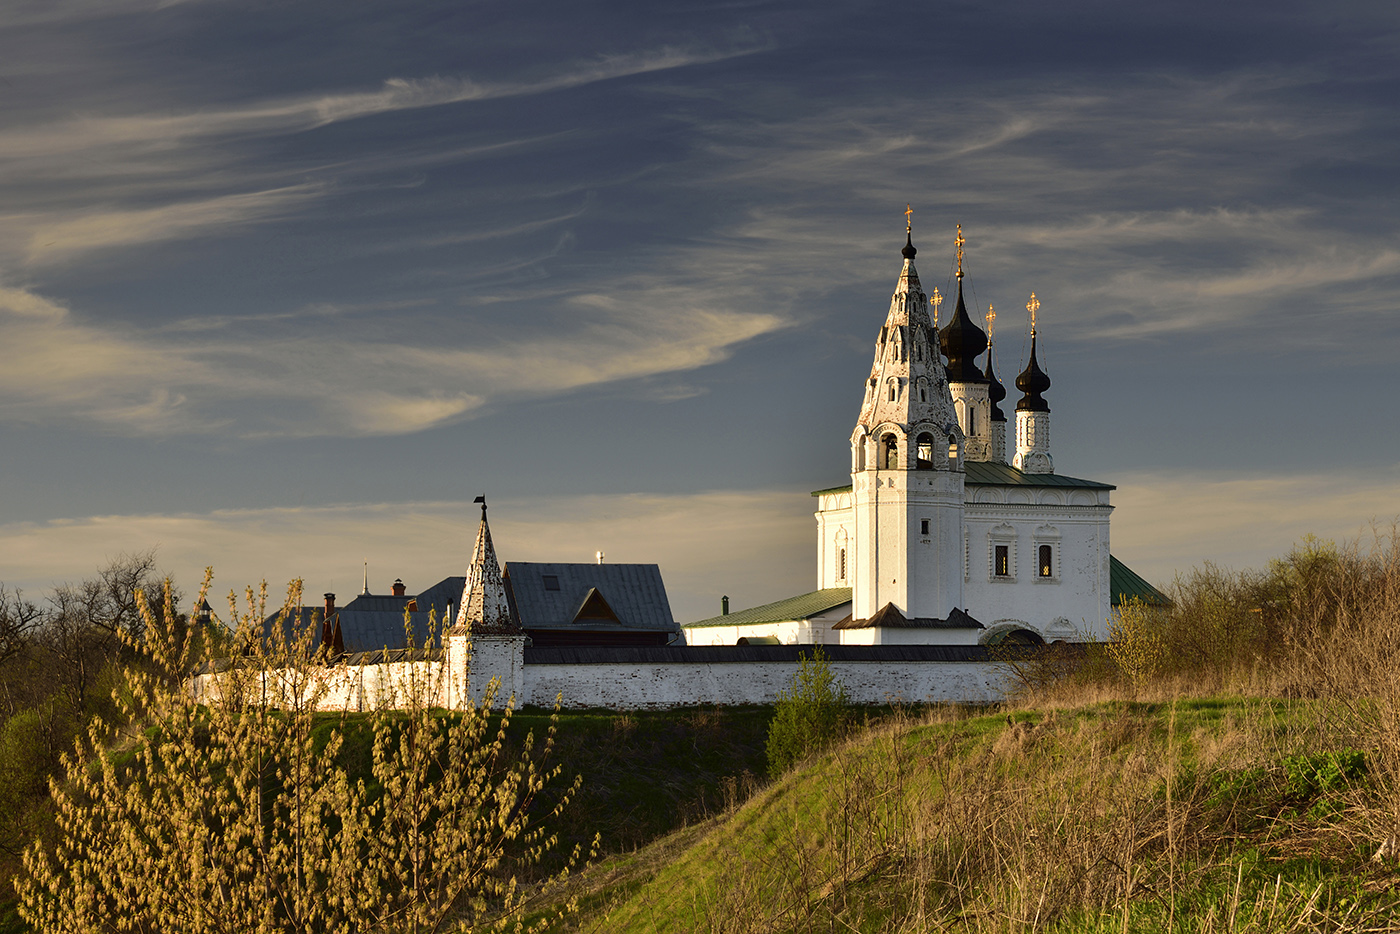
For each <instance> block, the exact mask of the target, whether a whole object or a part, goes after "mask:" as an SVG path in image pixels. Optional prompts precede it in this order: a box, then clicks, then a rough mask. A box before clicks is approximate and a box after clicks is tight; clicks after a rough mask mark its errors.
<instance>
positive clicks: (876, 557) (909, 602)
mask: <svg viewBox="0 0 1400 934" xmlns="http://www.w3.org/2000/svg"><path fill="white" fill-rule="evenodd" d="M851 479H852V483H853V494H852V512H853V513H854V522H853V523H852V525H853V527H854V534H853V539H854V541H855V543H856V544H855V550H856V564H855V567H856V573H855V576H854V579H853V580H852V582H851V586H852V587H853V588H854V591H853V593H852V598H853V600H854V606H853V607H852V610H851V613H852V615H853V616H854V617H855V618H856V619H869V618H870V617H871V616H873V615H874V614H875V613H876V612H878V611H879V610H880V609H881V608H882V607H884V606H885V604H887V603H893V604H894V605H895V607H897V608H898V609H899V611H900V612H901V613H903V614H904V615H905V616H909V617H917V616H924V617H936V618H943V617H946V616H947V615H948V613H949V612H950V611H951V610H952V609H953V608H954V607H961V606H964V605H965V603H964V598H963V591H962V585H963V575H962V559H961V552H962V541H963V498H964V490H963V473H962V471H961V470H956V471H954V470H865V471H861V472H859V473H856V474H854V475H853V476H852V478H851ZM924 522H927V523H928V532H927V534H925V533H924V531H923V524H924Z"/></svg>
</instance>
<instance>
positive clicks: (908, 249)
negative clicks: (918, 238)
mask: <svg viewBox="0 0 1400 934" xmlns="http://www.w3.org/2000/svg"><path fill="white" fill-rule="evenodd" d="M899 252H900V255H902V256H903V257H904V258H905V259H913V258H914V254H915V253H917V252H919V251H918V250H916V249H915V248H914V232H913V231H912V230H911V231H909V232H908V233H906V234H905V235H904V249H902V250H900V251H899Z"/></svg>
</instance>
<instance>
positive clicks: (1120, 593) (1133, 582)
mask: <svg viewBox="0 0 1400 934" xmlns="http://www.w3.org/2000/svg"><path fill="white" fill-rule="evenodd" d="M1108 587H1109V591H1110V592H1111V594H1112V596H1111V598H1110V599H1109V603H1111V604H1113V605H1114V606H1122V605H1123V604H1124V603H1127V602H1128V601H1129V600H1133V599H1137V600H1141V601H1142V602H1143V603H1145V604H1147V605H1148V606H1171V605H1172V602H1171V600H1170V599H1168V598H1167V595H1166V594H1164V593H1162V591H1160V590H1158V589H1157V588H1156V587H1153V586H1152V585H1151V584H1149V583H1148V582H1147V581H1145V580H1143V579H1142V578H1141V577H1140V576H1138V574H1137V572H1135V571H1134V570H1133V569H1132V568H1130V567H1128V566H1127V565H1126V564H1124V563H1123V562H1122V561H1119V560H1118V559H1117V558H1115V557H1113V555H1109V556H1108Z"/></svg>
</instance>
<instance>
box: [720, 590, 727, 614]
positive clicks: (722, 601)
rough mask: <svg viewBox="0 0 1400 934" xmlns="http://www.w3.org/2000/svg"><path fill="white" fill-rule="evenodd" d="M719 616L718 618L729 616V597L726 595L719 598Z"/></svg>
mask: <svg viewBox="0 0 1400 934" xmlns="http://www.w3.org/2000/svg"><path fill="white" fill-rule="evenodd" d="M719 615H720V616H728V615H729V595H728V594H726V595H725V596H723V597H720V598H719Z"/></svg>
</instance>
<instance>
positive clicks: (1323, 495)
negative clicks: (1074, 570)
mask: <svg viewBox="0 0 1400 934" xmlns="http://www.w3.org/2000/svg"><path fill="white" fill-rule="evenodd" d="M1113 503H1114V506H1115V507H1117V508H1116V509H1115V510H1114V513H1113V553H1114V554H1115V555H1116V556H1117V557H1118V558H1120V559H1121V560H1123V561H1124V562H1126V563H1127V564H1128V566H1129V567H1131V568H1133V570H1135V571H1137V572H1138V573H1139V574H1142V575H1143V576H1144V577H1147V578H1148V579H1149V580H1151V581H1153V582H1154V583H1157V584H1165V583H1170V581H1171V580H1172V578H1173V576H1174V575H1175V574H1176V572H1178V571H1184V570H1187V569H1189V568H1191V567H1194V566H1196V565H1199V564H1200V563H1201V562H1203V561H1207V560H1209V561H1214V562H1215V563H1217V564H1221V565H1224V566H1226V567H1232V568H1237V569H1243V568H1250V567H1253V568H1258V567H1263V566H1264V565H1266V564H1267V563H1268V561H1269V560H1270V559H1271V558H1277V557H1281V556H1282V555H1284V554H1286V553H1287V552H1288V551H1289V549H1291V548H1292V547H1293V545H1294V543H1296V542H1298V541H1301V540H1302V539H1303V537H1304V536H1306V535H1310V534H1311V535H1316V536H1318V537H1319V538H1324V539H1332V540H1334V541H1338V542H1341V541H1345V540H1348V539H1356V538H1358V537H1365V536H1368V535H1369V534H1370V523H1371V522H1372V521H1373V520H1374V521H1375V522H1377V523H1378V524H1380V525H1381V526H1384V527H1386V528H1388V527H1389V525H1390V523H1391V521H1392V520H1394V519H1395V518H1396V517H1397V516H1400V471H1395V470H1392V471H1379V472H1376V473H1374V474H1369V475H1362V474H1349V473H1347V472H1346V471H1344V470H1340V469H1339V470H1338V471H1336V472H1332V473H1327V474H1291V475H1277V476H1257V475H1240V474H1234V475H1228V474H1219V473H1200V474H1194V475H1193V474H1186V475H1183V474H1181V473H1180V472H1172V473H1170V474H1158V473H1139V474H1131V475H1128V476H1127V477H1125V478H1123V479H1120V480H1119V482H1118V489H1117V490H1116V491H1115V492H1114V494H1113Z"/></svg>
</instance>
